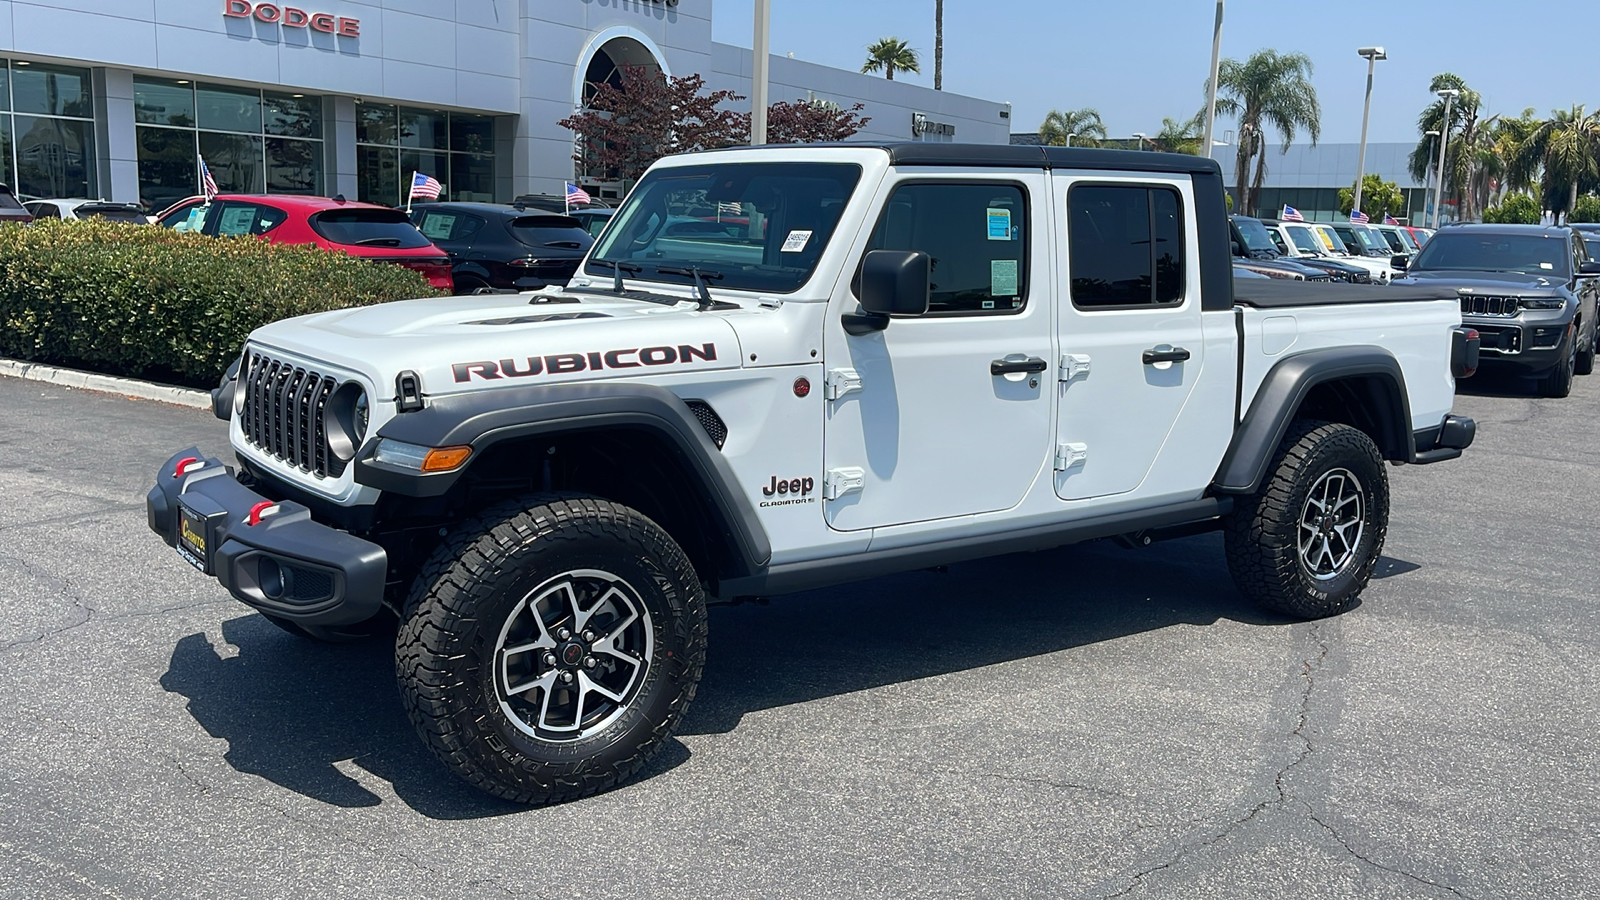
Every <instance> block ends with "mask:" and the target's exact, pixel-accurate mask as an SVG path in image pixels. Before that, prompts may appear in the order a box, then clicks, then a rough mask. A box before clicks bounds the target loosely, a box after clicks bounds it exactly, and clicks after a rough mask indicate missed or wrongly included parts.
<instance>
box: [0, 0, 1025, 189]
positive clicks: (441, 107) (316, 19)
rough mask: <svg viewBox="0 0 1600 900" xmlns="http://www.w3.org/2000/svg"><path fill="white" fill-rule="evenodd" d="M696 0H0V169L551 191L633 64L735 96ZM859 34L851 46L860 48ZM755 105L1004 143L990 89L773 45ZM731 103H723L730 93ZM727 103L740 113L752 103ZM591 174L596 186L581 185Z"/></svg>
mask: <svg viewBox="0 0 1600 900" xmlns="http://www.w3.org/2000/svg"><path fill="white" fill-rule="evenodd" d="M711 11H712V0H372V2H355V0H305V2H303V3H294V4H290V3H256V2H254V0H0V107H3V108H0V181H4V182H5V183H6V184H9V185H11V186H12V187H13V188H14V189H15V191H16V193H17V194H18V195H20V196H24V197H78V196H86V197H102V198H106V199H111V200H118V201H138V202H142V203H144V204H145V205H146V206H147V207H150V208H152V209H159V208H161V207H163V206H165V205H167V204H168V203H171V202H173V201H175V200H177V199H180V198H182V197H185V196H189V195H192V194H195V193H197V192H198V189H199V184H200V175H199V168H198V163H197V159H199V158H201V157H203V158H204V159H205V161H206V164H207V167H208V168H209V169H210V170H211V173H212V175H213V177H215V179H216V180H217V182H218V184H219V187H220V188H221V189H222V190H224V191H238V192H275V193H277V192H284V193H307V194H321V195H329V196H331V195H334V194H343V195H344V196H347V197H352V198H359V199H362V200H370V201H372V202H377V203H384V204H397V203H403V202H404V200H405V198H404V196H403V193H402V192H403V190H404V186H405V185H406V184H408V183H409V179H410V175H411V173H412V172H413V171H420V172H423V173H425V174H428V175H431V176H432V177H434V178H437V179H438V180H439V181H440V182H441V183H443V184H444V185H445V188H446V192H447V194H448V196H449V197H450V198H451V199H465V200H493V201H506V200H509V199H511V198H512V197H513V196H516V195H519V194H527V193H556V192H559V191H560V190H561V189H562V184H563V182H565V181H567V180H573V179H575V168H574V161H573V158H572V157H573V136H572V134H571V132H568V131H567V130H566V129H563V128H561V127H560V126H559V125H557V124H556V123H557V122H559V121H560V120H561V119H563V118H565V117H567V116H569V115H571V114H572V113H573V112H574V111H575V109H577V108H579V107H580V106H581V104H582V103H583V100H584V96H585V94H584V92H585V84H586V83H588V82H595V81H603V80H606V79H610V78H615V77H616V71H617V69H618V68H619V67H622V66H632V65H643V66H647V67H652V68H656V69H659V70H660V71H662V72H665V73H667V74H670V75H678V76H682V75H688V74H700V75H701V76H703V77H704V78H705V80H706V83H707V88H708V89H709V90H718V89H731V90H735V91H737V92H738V93H740V94H742V95H748V94H749V90H750V68H751V59H752V55H751V52H750V51H749V50H747V49H743V48H740V47H734V46H729V45H726V44H718V43H715V42H713V41H712V40H711ZM864 44H865V39H863V45H864ZM769 71H770V73H771V77H770V80H771V91H770V94H771V96H770V99H771V101H772V102H778V101H782V100H790V101H796V100H806V99H817V100H822V101H831V102H834V103H838V104H840V105H841V106H843V107H846V108H849V107H850V106H851V105H852V104H854V103H857V102H860V103H863V104H865V109H863V110H862V114H863V115H866V116H869V117H870V118H871V122H870V123H869V124H868V125H867V127H866V128H865V129H864V130H863V132H862V133H861V135H860V138H862V139H868V140H912V139H923V140H945V141H948V140H958V141H966V142H977V143H1005V142H1006V141H1007V134H1008V130H1009V129H1008V126H1009V124H1010V123H1009V110H1008V108H1007V107H1006V105H1005V104H1003V103H997V102H992V101H986V100H980V99H976V98H972V97H964V96H960V95H956V94H951V93H948V92H936V91H932V90H930V89H927V88H923V87H920V86H917V85H911V84H905V83H903V82H891V81H887V80H886V79H883V78H880V77H876V76H868V75H862V74H860V73H857V72H848V71H844V70H840V69H832V68H828V67H825V66H819V65H815V64H811V63H806V62H802V61H799V60H795V59H791V58H788V57H778V56H775V57H772V58H771V63H770V66H769ZM730 108H735V107H733V106H732V105H730ZM743 109H745V110H747V109H748V101H745V102H744V105H743ZM596 187H597V188H606V187H607V186H605V185H596Z"/></svg>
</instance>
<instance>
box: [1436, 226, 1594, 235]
mask: <svg viewBox="0 0 1600 900" xmlns="http://www.w3.org/2000/svg"><path fill="white" fill-rule="evenodd" d="M1571 233H1572V229H1571V228H1570V227H1568V226H1566V225H1495V224H1478V223H1469V224H1465V225H1452V226H1450V227H1449V228H1441V229H1439V231H1437V232H1435V234H1525V235H1532V236H1533V237H1548V238H1558V237H1564V236H1566V235H1569V234H1571Z"/></svg>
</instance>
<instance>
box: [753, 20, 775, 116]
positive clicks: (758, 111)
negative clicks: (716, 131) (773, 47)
mask: <svg viewBox="0 0 1600 900" xmlns="http://www.w3.org/2000/svg"><path fill="white" fill-rule="evenodd" d="M755 4H756V35H755V41H754V42H753V43H754V44H755V47H754V48H752V49H753V50H754V52H755V55H754V57H753V58H752V59H751V60H750V143H751V144H765V143H766V142H767V45H768V44H770V43H771V36H772V27H771V25H772V0H755Z"/></svg>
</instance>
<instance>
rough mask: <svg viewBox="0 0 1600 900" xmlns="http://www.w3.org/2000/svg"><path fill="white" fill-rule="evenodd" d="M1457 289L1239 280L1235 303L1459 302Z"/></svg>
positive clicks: (1274, 305) (1259, 306)
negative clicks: (1456, 300) (1457, 300)
mask: <svg viewBox="0 0 1600 900" xmlns="http://www.w3.org/2000/svg"><path fill="white" fill-rule="evenodd" d="M1457 297H1458V295H1457V293H1456V291H1455V289H1454V288H1449V287H1439V286H1433V285H1410V284H1344V283H1339V282H1315V281H1286V280H1281V279H1276V278H1275V279H1271V280H1269V281H1256V280H1254V279H1249V280H1246V281H1235V282H1234V284H1233V302H1234V303H1237V304H1239V305H1241V306H1250V307H1254V308H1256V309H1281V308H1284V307H1291V306H1334V305H1337V304H1341V303H1414V302H1416V301H1419V300H1455V299H1456V298H1457Z"/></svg>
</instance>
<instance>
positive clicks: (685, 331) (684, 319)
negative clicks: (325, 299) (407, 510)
mask: <svg viewBox="0 0 1600 900" xmlns="http://www.w3.org/2000/svg"><path fill="white" fill-rule="evenodd" d="M250 343H251V345H252V346H254V347H257V348H259V349H261V350H264V351H266V352H268V353H269V354H270V353H271V352H272V351H273V350H278V351H282V352H284V353H286V354H288V355H290V356H293V357H299V358H304V359H305V360H306V361H308V362H322V363H326V364H328V365H330V366H334V367H338V368H343V369H346V370H348V371H352V372H358V373H361V374H363V375H365V376H367V378H369V379H370V380H371V381H372V384H373V386H374V387H375V388H376V389H377V391H378V394H379V396H385V395H387V394H388V392H389V391H390V390H392V389H393V386H394V380H395V376H396V375H398V374H399V373H401V372H405V371H411V372H415V373H416V374H417V375H418V376H419V377H420V378H421V380H422V390H423V393H424V394H428V395H432V396H440V395H444V394H451V393H457V392H461V391H468V390H478V389H481V388H484V387H499V386H503V385H509V384H519V383H520V384H530V383H544V382H566V381H586V380H593V379H597V378H618V377H635V378H637V377H639V376H641V375H646V374H649V375H655V374H665V373H670V372H676V371H686V370H696V371H698V370H709V369H719V368H720V369H726V368H737V367H738V366H739V364H740V353H739V342H738V337H737V335H736V334H735V332H734V329H733V328H732V326H730V325H729V323H728V322H727V321H726V320H725V319H724V318H723V317H722V315H721V314H719V313H718V312H716V311H705V312H702V311H700V310H698V309H696V307H695V306H694V305H693V304H692V302H690V301H689V300H688V299H687V298H685V302H683V303H679V304H678V305H676V306H667V305H663V304H657V303H650V302H645V301H640V300H629V299H622V298H613V297H607V296H604V295H601V294H589V293H573V294H567V293H562V292H556V291H546V292H540V293H537V294H491V295H484V296H471V297H439V298H433V299H426V300H402V301H399V302H396V303H383V304H379V305H377V306H364V307H355V308H351V309H341V310H335V311H332V312H325V313H315V314H312V315H309V316H299V317H296V318H293V319H285V320H283V321H281V322H274V323H272V324H270V325H266V326H263V327H262V328H259V329H257V330H256V331H255V332H254V333H253V334H251V336H250Z"/></svg>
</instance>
